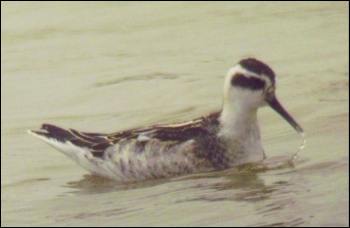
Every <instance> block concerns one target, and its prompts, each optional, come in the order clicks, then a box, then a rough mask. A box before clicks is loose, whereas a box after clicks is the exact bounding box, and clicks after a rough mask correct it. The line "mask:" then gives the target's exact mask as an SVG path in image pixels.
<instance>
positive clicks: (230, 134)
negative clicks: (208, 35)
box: [28, 58, 303, 182]
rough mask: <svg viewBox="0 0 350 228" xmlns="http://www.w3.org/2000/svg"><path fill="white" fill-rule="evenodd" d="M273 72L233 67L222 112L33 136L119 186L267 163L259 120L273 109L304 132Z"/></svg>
mask: <svg viewBox="0 0 350 228" xmlns="http://www.w3.org/2000/svg"><path fill="white" fill-rule="evenodd" d="M275 90H276V75H275V72H274V71H273V70H272V69H271V68H270V67H269V66H268V65H267V64H266V63H264V62H262V61H260V60H258V59H256V58H245V59H242V60H240V61H239V62H238V63H237V64H235V65H234V66H233V67H231V68H230V69H229V71H228V73H227V75H226V77H225V80H224V89H223V91H224V94H223V105H222V108H221V110H219V111H216V112H212V113H209V114H207V115H204V116H201V117H199V118H195V119H193V120H191V121H187V122H182V123H175V124H155V125H152V126H148V127H141V128H132V129H128V130H123V131H119V132H116V133H91V132H83V131H78V130H74V129H64V128H61V127H58V126H55V125H53V124H43V125H42V126H41V128H40V129H39V130H29V131H28V132H29V133H30V134H32V135H34V136H35V137H38V138H39V139H41V140H43V141H44V142H46V143H48V144H49V145H51V146H52V147H54V148H55V149H57V150H59V151H61V152H62V153H63V154H65V155H66V156H68V157H69V158H71V159H72V160H74V161H75V162H76V163H78V164H79V165H80V166H81V167H83V168H85V169H86V170H88V171H89V172H91V173H92V174H94V175H97V176H102V177H105V178H109V179H113V180H116V181H119V182H135V181H143V180H149V179H159V178H170V177H176V176H180V175H186V174H192V173H200V172H210V171H216V170H224V169H228V168H232V167H235V166H240V165H243V164H248V163H249V164H250V163H258V162H261V161H263V160H264V159H265V158H266V155H265V152H264V149H263V145H262V142H261V137H260V130H259V124H258V119H257V113H258V109H259V108H261V107H263V106H270V107H271V108H272V109H274V110H275V111H276V112H277V113H279V114H280V115H281V116H282V117H283V118H284V119H285V120H286V121H287V122H288V123H289V124H290V125H291V126H292V127H293V128H294V129H295V130H296V131H297V132H298V133H303V129H302V127H301V126H300V125H299V124H298V123H297V122H296V121H295V120H294V118H293V117H292V116H291V115H290V114H289V113H288V112H287V111H286V109H285V108H284V107H283V106H282V105H281V103H280V102H279V100H278V99H277V96H276V93H275Z"/></svg>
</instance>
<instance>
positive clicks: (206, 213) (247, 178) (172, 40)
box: [1, 2, 349, 226]
mask: <svg viewBox="0 0 350 228" xmlns="http://www.w3.org/2000/svg"><path fill="white" fill-rule="evenodd" d="M348 12H349V9H348V4H347V3H345V2H343V3H341V2H338V3H327V2H322V3H317V2H309V3H283V4H279V3H257V2H254V3H229V2H226V3H215V4H214V3H169V2H168V3H92V2H89V3H69V4H68V3H35V2H34V3H22V2H21V3H12V2H11V3H10V2H5V3H4V2H2V3H1V66H2V67H1V193H2V194H1V218H2V219H1V225H2V226H14V225H25V226H34V225H36V226H37V225H39V226H43V225H47V226H55V225H61V226H63V225H67V226H74V225H80V226H83V225H84V226H85V225H88V226H94V225H103V226H108V225H114V226H115V225H119V226H120V225H149V226H158V225H169V226H175V225H177V226H185V225H190V226H194V225H201V226H207V225H208V226H209V225H217V226H218V225H223V226H239V225H242V226H311V225H314V226H321V225H322V226H327V225H339V226H346V225H349V223H348V206H349V193H348V190H349V189H348V184H349V182H348V178H349V176H348V169H349V163H348V159H349V154H348V151H349V140H348V137H349V127H348V124H349V118H348V116H349V105H348V102H349V101H348V98H349V78H348V77H349V71H348V68H349V55H348V53H349V36H348V32H349V27H348V26H349V24H348V23H349V22H348V21H349V13H348ZM247 56H255V57H257V58H259V59H262V60H264V61H266V62H267V63H269V64H270V65H271V66H272V67H273V68H274V70H275V71H276V72H277V74H278V81H277V83H278V89H277V95H278V97H279V98H280V100H281V102H282V103H283V104H284V106H286V108H287V109H288V110H289V111H290V112H291V113H292V114H293V116H294V117H295V118H296V120H297V121H298V122H299V123H300V124H301V125H302V126H303V128H304V129H305V131H306V133H307V146H306V148H305V149H304V150H302V151H301V152H300V153H299V159H298V161H297V162H296V164H295V165H294V167H293V166H282V167H280V168H277V169H273V170H265V171H249V170H227V171H223V172H217V173H209V174H200V175H192V176H186V177H181V178H174V179H170V180H159V181H149V182H142V183H136V184H129V185H125V184H124V185H121V184H117V183H114V182H111V181H109V180H106V179H102V178H97V177H94V176H91V175H89V174H88V173H87V172H86V171H84V170H83V169H81V168H80V167H78V166H77V165H76V164H74V163H73V162H72V161H70V160H69V159H67V158H66V157H65V156H63V155H62V154H61V153H59V152H57V151H56V150H54V149H52V148H50V147H48V146H47V145H45V144H43V143H42V142H40V141H38V140H37V139H35V138H33V137H31V136H29V135H27V134H26V133H25V130H26V129H32V128H34V129H36V128H38V127H39V126H40V124H41V123H43V122H50V123H55V124H58V125H61V126H64V127H72V128H76V129H80V130H85V131H91V130H92V131H103V132H111V131H116V130H122V129H126V128H130V127H136V126H143V125H148V124H151V123H159V122H161V123H170V122H177V121H181V120H188V119H191V118H194V117H198V116H200V115H202V114H205V113H207V112H209V111H212V110H217V109H219V108H220V106H221V102H222V101H221V98H222V97H221V96H222V86H223V79H224V75H225V73H226V71H227V69H228V68H229V67H231V66H232V65H233V64H235V63H236V62H237V61H238V60H239V59H241V58H243V57H247ZM259 119H260V122H261V130H262V137H263V142H264V146H265V150H266V153H267V155H268V162H269V163H270V164H272V165H276V164H278V162H279V161H281V158H282V160H283V159H284V158H286V157H288V156H291V155H292V154H293V153H294V152H295V151H297V149H298V146H299V144H300V138H299V136H298V135H297V134H296V133H295V132H294V130H293V129H292V128H291V127H290V126H289V125H288V124H287V123H286V122H285V121H284V120H282V119H281V118H280V117H279V116H278V115H277V114H276V113H274V112H273V111H272V110H271V109H269V108H264V109H262V110H261V111H260V112H259Z"/></svg>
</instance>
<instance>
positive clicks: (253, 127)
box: [219, 103, 264, 164]
mask: <svg viewBox="0 0 350 228" xmlns="http://www.w3.org/2000/svg"><path fill="white" fill-rule="evenodd" d="M257 111H258V108H256V107H253V108H252V107H247V106H243V105H241V104H240V103H227V104H224V107H223V110H222V112H221V115H220V130H219V137H220V138H221V139H222V141H223V142H224V143H225V144H226V146H227V151H228V152H227V153H228V155H229V157H231V158H232V160H233V161H232V162H233V163H235V164H242V163H247V162H257V161H260V160H262V159H263V158H264V151H263V148H262V144H261V140H260V130H259V125H258V119H257Z"/></svg>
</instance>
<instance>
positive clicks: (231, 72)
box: [227, 65, 260, 78]
mask: <svg viewBox="0 0 350 228" xmlns="http://www.w3.org/2000/svg"><path fill="white" fill-rule="evenodd" d="M235 74H243V75H244V76H246V77H257V78H260V76H259V75H258V74H256V73H254V72H252V71H249V70H247V69H245V68H243V67H242V66H241V65H236V66H234V67H231V68H230V69H229V71H228V72H227V76H231V77H232V76H233V75H235Z"/></svg>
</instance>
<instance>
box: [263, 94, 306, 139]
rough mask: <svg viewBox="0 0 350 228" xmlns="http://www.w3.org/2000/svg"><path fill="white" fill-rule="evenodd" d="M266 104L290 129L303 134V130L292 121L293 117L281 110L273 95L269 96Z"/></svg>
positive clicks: (281, 107)
mask: <svg viewBox="0 0 350 228" xmlns="http://www.w3.org/2000/svg"><path fill="white" fill-rule="evenodd" d="M266 102H267V103H268V104H269V105H270V106H271V108H273V110H275V111H276V112H278V113H279V114H280V115H281V116H282V117H283V118H284V119H285V120H286V121H287V122H288V123H289V124H290V125H292V127H293V128H294V129H295V130H296V131H297V132H298V133H303V132H304V130H303V129H302V128H301V127H300V125H299V124H298V123H297V122H296V121H295V120H294V119H293V117H292V116H291V115H290V114H289V113H288V112H287V111H286V110H285V109H284V108H283V106H282V105H281V103H280V102H279V101H278V100H277V98H276V96H275V95H271V96H269V97H268V98H267V99H266Z"/></svg>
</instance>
